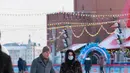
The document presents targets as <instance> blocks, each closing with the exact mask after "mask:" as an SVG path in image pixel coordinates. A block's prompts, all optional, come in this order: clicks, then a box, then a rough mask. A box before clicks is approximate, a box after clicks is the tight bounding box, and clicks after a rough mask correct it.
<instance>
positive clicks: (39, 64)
mask: <svg viewBox="0 0 130 73" xmlns="http://www.w3.org/2000/svg"><path fill="white" fill-rule="evenodd" d="M30 73H55V71H54V69H53V66H52V62H51V61H50V60H49V61H48V62H47V64H45V63H44V62H43V61H42V59H41V57H40V56H39V57H38V58H36V59H34V60H33V62H32V65H31V72H30Z"/></svg>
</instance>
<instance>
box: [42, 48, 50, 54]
mask: <svg viewBox="0 0 130 73" xmlns="http://www.w3.org/2000/svg"><path fill="white" fill-rule="evenodd" d="M49 50H50V48H49V47H48V46H45V47H43V49H42V53H44V52H47V51H49Z"/></svg>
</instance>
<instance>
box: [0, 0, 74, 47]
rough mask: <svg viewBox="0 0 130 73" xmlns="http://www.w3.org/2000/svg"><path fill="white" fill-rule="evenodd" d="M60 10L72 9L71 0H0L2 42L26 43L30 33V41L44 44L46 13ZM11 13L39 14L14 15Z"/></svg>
mask: <svg viewBox="0 0 130 73" xmlns="http://www.w3.org/2000/svg"><path fill="white" fill-rule="evenodd" d="M60 11H67V12H71V11H73V0H0V30H1V32H2V38H1V41H2V44H3V43H7V42H19V43H22V42H23V43H27V41H28V38H29V34H30V35H31V39H32V41H34V42H37V43H41V45H42V46H45V45H46V14H47V13H53V12H60ZM41 13H42V14H41ZM2 14H3V15H2ZM6 14H8V15H6ZM11 14H40V15H34V16H33V15H30V16H29V15H25V16H16V15H11ZM32 25H33V26H32Z"/></svg>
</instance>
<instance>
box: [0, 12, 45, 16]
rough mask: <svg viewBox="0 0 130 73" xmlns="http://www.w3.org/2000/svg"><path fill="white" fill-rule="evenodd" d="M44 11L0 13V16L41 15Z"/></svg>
mask: <svg viewBox="0 0 130 73" xmlns="http://www.w3.org/2000/svg"><path fill="white" fill-rule="evenodd" d="M43 15H46V14H45V13H42V12H41V13H0V16H43Z"/></svg>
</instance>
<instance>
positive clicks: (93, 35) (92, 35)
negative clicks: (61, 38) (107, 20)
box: [85, 26, 102, 37]
mask: <svg viewBox="0 0 130 73" xmlns="http://www.w3.org/2000/svg"><path fill="white" fill-rule="evenodd" d="M101 28H102V27H101V26H100V28H99V30H98V32H97V33H95V34H91V33H90V32H88V30H87V28H85V31H86V32H87V34H89V35H90V36H91V37H95V36H96V35H98V34H99V32H100V31H101Z"/></svg>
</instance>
